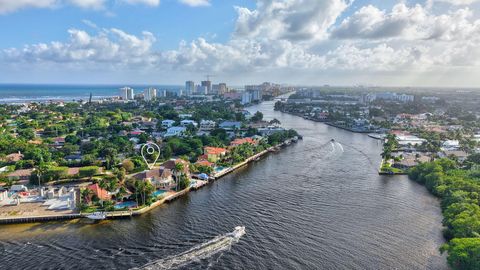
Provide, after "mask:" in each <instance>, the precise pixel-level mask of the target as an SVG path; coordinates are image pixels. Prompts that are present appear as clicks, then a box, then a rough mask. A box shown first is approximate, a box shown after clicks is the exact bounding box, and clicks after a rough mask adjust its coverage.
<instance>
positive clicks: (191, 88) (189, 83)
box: [185, 81, 195, 96]
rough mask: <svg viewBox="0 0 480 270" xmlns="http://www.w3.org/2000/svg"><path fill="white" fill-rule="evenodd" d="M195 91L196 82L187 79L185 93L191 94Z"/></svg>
mask: <svg viewBox="0 0 480 270" xmlns="http://www.w3.org/2000/svg"><path fill="white" fill-rule="evenodd" d="M194 93H195V82H193V81H186V82H185V95H187V96H190V95H193V94H194Z"/></svg>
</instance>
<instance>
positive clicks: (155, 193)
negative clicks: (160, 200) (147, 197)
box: [153, 190, 167, 198]
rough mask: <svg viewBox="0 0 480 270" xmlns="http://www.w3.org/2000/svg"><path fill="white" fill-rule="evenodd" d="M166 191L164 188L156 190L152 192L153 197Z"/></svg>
mask: <svg viewBox="0 0 480 270" xmlns="http://www.w3.org/2000/svg"><path fill="white" fill-rule="evenodd" d="M166 192H167V191H166V190H157V191H155V192H154V193H153V197H154V198H156V197H158V196H161V195H164V194H165V193H166Z"/></svg>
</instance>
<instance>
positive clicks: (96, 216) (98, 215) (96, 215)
mask: <svg viewBox="0 0 480 270" xmlns="http://www.w3.org/2000/svg"><path fill="white" fill-rule="evenodd" d="M87 218H88V219H92V220H104V219H106V218H107V215H106V214H105V213H104V212H95V213H93V214H90V215H88V216H87Z"/></svg>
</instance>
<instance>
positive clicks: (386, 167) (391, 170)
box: [380, 162, 405, 175]
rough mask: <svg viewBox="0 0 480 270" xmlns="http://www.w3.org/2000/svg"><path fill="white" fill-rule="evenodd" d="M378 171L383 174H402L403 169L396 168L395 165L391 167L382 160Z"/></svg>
mask: <svg viewBox="0 0 480 270" xmlns="http://www.w3.org/2000/svg"><path fill="white" fill-rule="evenodd" d="M380 173H383V174H392V175H393V174H403V173H405V171H403V170H402V169H398V168H395V167H392V166H391V165H390V164H389V163H388V162H384V163H383V165H382V167H381V168H380Z"/></svg>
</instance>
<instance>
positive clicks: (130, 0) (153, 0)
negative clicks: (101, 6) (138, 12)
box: [80, 0, 160, 7]
mask: <svg viewBox="0 0 480 270" xmlns="http://www.w3.org/2000/svg"><path fill="white" fill-rule="evenodd" d="M80 1H81V0H80ZM121 1H123V2H125V3H127V4H132V5H135V4H143V5H147V6H152V7H156V6H158V5H160V0H121Z"/></svg>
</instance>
